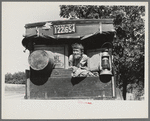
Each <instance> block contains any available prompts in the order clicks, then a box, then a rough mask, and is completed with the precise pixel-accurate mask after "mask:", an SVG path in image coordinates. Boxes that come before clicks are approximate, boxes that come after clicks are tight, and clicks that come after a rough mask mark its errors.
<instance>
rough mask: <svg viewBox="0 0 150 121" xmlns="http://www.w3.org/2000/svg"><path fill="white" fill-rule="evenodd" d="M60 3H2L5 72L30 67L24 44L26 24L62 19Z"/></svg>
mask: <svg viewBox="0 0 150 121" xmlns="http://www.w3.org/2000/svg"><path fill="white" fill-rule="evenodd" d="M59 10H60V8H59V5H58V4H56V3H52V2H46V3H45V2H43V3H42V2H32V3H31V2H3V3H2V62H3V63H2V69H3V71H4V73H15V72H19V71H21V72H23V71H25V69H29V65H28V55H29V51H28V50H27V51H26V52H25V53H24V52H23V50H24V49H25V48H24V47H23V46H22V43H21V42H22V39H23V34H24V33H25V28H24V26H25V24H27V23H34V22H43V21H50V20H60V19H62V18H60V17H59Z"/></svg>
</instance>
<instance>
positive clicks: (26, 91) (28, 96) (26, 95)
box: [25, 70, 30, 99]
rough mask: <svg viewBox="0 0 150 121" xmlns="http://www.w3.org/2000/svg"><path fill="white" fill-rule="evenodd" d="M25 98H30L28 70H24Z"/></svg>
mask: <svg viewBox="0 0 150 121" xmlns="http://www.w3.org/2000/svg"><path fill="white" fill-rule="evenodd" d="M25 93H26V94H25V99H29V98H30V71H29V70H26V87H25Z"/></svg>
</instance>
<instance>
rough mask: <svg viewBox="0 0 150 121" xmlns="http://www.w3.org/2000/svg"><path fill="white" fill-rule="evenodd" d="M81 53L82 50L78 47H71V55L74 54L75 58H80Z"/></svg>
mask: <svg viewBox="0 0 150 121" xmlns="http://www.w3.org/2000/svg"><path fill="white" fill-rule="evenodd" d="M81 54H82V52H81V50H80V49H73V56H74V58H75V59H78V58H80V57H81Z"/></svg>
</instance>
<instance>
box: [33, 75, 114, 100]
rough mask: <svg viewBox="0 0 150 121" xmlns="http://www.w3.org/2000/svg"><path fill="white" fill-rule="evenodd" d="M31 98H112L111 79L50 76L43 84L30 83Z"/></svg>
mask: <svg viewBox="0 0 150 121" xmlns="http://www.w3.org/2000/svg"><path fill="white" fill-rule="evenodd" d="M30 88H31V91H30V99H103V98H107V97H108V98H112V96H113V95H112V83H111V81H109V82H107V83H103V82H101V81H100V79H99V77H86V78H83V77H78V78H71V77H50V78H49V79H48V81H47V82H46V83H45V84H43V85H41V86H38V85H35V84H33V83H32V82H31V83H30Z"/></svg>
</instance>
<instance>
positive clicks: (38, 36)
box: [22, 19, 123, 100]
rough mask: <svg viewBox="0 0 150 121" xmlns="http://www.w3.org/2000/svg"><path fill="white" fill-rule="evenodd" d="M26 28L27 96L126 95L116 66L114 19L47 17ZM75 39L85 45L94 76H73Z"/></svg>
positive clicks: (96, 97)
mask: <svg viewBox="0 0 150 121" xmlns="http://www.w3.org/2000/svg"><path fill="white" fill-rule="evenodd" d="M25 29H26V32H25V35H24V38H23V40H22V44H23V46H24V47H25V48H26V49H28V50H29V51H30V55H29V58H28V62H29V65H30V70H26V75H27V81H26V95H25V98H26V99H49V100H53V99H59V100H61V99H92V100H122V99H123V98H122V95H121V91H120V90H119V89H117V88H116V80H115V73H114V69H113V66H114V65H113V55H112V41H113V38H114V34H115V30H114V26H113V20H112V19H68V20H58V21H46V22H39V23H30V24H26V25H25ZM74 43H81V44H82V45H83V46H84V53H85V54H86V55H87V56H88V57H89V59H88V68H89V69H90V72H92V73H93V74H94V76H86V77H80V76H79V77H72V69H70V68H69V64H68V58H69V56H70V55H71V54H72V48H71V45H72V44H74ZM107 66H108V67H109V68H107Z"/></svg>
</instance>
